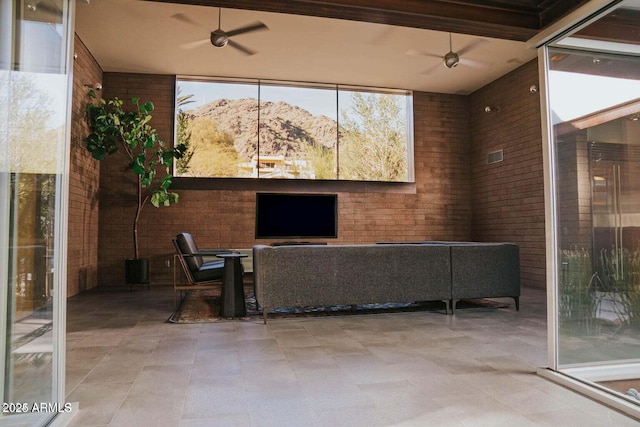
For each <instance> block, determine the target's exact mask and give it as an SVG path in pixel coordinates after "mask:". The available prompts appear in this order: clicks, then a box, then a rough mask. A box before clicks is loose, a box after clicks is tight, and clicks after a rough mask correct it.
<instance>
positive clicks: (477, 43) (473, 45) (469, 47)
mask: <svg viewBox="0 0 640 427" xmlns="http://www.w3.org/2000/svg"><path fill="white" fill-rule="evenodd" d="M485 43H487V41H486V40H485V39H476V40H475V41H473V42H471V43H469V44H468V45H467V46H465V47H463V48H462V49H460V50H459V51H458V55H460V56H462V55H464V54H466V53H468V52H470V51H472V50H473V49H475V48H477V47H478V46H480V45H482V44H485Z"/></svg>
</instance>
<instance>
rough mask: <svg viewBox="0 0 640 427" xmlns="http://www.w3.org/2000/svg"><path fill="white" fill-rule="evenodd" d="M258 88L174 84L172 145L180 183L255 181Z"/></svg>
mask: <svg viewBox="0 0 640 427" xmlns="http://www.w3.org/2000/svg"><path fill="white" fill-rule="evenodd" d="M258 97H259V94H258V85H256V84H253V83H228V82H215V81H189V80H178V82H177V104H176V112H177V117H176V142H177V143H186V144H187V146H188V151H187V155H186V156H185V157H184V158H183V159H181V160H178V161H177V162H176V167H175V175H176V176H182V177H215V178H222V177H257V176H258V170H257V167H256V164H257V163H256V162H257V155H258Z"/></svg>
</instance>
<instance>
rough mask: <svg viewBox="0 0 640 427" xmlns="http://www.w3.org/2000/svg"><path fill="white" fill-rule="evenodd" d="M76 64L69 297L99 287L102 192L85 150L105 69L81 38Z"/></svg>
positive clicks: (95, 165) (95, 166) (97, 171)
mask: <svg viewBox="0 0 640 427" xmlns="http://www.w3.org/2000/svg"><path fill="white" fill-rule="evenodd" d="M75 53H76V55H77V58H76V59H75V61H74V64H73V99H72V107H71V108H72V111H71V150H70V157H71V161H70V168H69V235H68V236H69V238H68V239H69V240H68V246H67V249H68V257H67V278H68V280H67V294H68V296H72V295H75V294H77V293H79V292H81V291H84V290H86V289H89V288H92V287H94V286H96V285H97V284H98V188H99V177H100V165H99V163H98V162H96V161H95V160H93V159H92V158H91V155H90V154H89V152H88V151H87V150H86V149H85V148H84V145H83V142H82V137H83V136H84V135H86V134H87V125H86V121H85V106H86V102H87V93H88V91H89V88H87V87H85V86H84V85H85V84H87V85H95V83H98V82H102V69H101V68H100V66H99V65H98V63H97V62H96V60H95V59H94V58H93V56H92V55H91V52H89V51H88V50H87V48H86V46H85V45H84V44H83V43H82V40H80V39H79V38H78V37H77V36H76V38H75Z"/></svg>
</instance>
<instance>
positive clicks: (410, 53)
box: [404, 49, 442, 59]
mask: <svg viewBox="0 0 640 427" xmlns="http://www.w3.org/2000/svg"><path fill="white" fill-rule="evenodd" d="M404 54H405V55H407V56H426V57H427V58H438V59H442V55H436V54H433V53H428V52H420V51H418V50H415V49H409V50H407V51H406V52H405V53H404Z"/></svg>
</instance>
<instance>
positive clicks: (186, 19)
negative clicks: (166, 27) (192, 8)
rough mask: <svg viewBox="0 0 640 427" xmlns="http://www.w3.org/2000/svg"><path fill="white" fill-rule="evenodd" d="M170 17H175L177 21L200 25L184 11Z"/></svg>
mask: <svg viewBox="0 0 640 427" xmlns="http://www.w3.org/2000/svg"><path fill="white" fill-rule="evenodd" d="M170 18H171V19H175V20H176V21H180V22H182V23H184V24H189V25H198V24H196V23H195V22H194V21H193V20H192V19H191V18H189V17H188V16H187V15H185V14H184V13H176V14H175V15H171V16H170Z"/></svg>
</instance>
